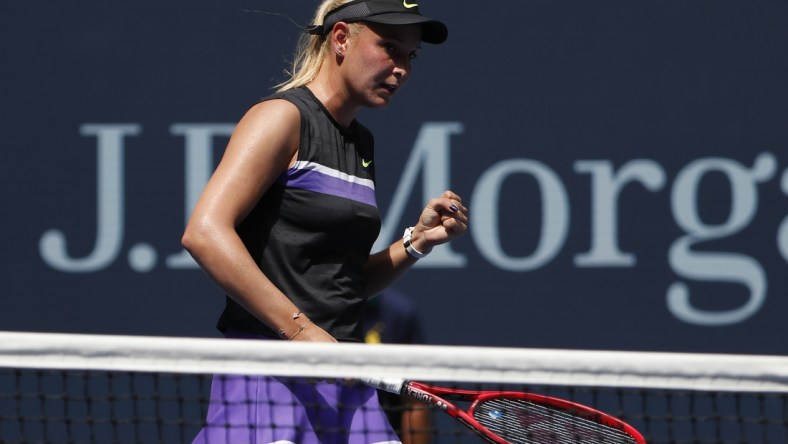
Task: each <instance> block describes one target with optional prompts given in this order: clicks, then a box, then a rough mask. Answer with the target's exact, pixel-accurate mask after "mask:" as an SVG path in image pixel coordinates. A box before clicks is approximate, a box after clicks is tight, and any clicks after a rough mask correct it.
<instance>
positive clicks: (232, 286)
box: [181, 100, 334, 341]
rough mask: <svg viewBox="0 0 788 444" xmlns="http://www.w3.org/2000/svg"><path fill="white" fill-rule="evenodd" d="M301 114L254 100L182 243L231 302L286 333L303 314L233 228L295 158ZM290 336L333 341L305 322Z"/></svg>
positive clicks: (291, 107)
mask: <svg viewBox="0 0 788 444" xmlns="http://www.w3.org/2000/svg"><path fill="white" fill-rule="evenodd" d="M300 119H301V118H300V114H299V111H298V109H297V108H296V107H295V106H294V105H292V104H291V103H289V102H287V101H284V100H271V101H266V102H261V103H259V104H257V105H255V106H254V107H252V108H251V109H250V110H249V111H248V112H247V113H246V115H244V117H243V118H242V119H241V120H240V121H239V122H238V125H237V126H236V128H235V130H234V132H233V135H232V137H231V138H230V142H229V144H228V145H227V149H226V151H225V153H224V156H223V157H222V160H221V162H220V163H219V165H218V166H217V168H216V171H215V172H214V174H213V176H212V177H211V179H210V180H209V181H208V184H207V185H206V187H205V190H204V191H203V193H202V195H201V196H200V199H199V200H198V202H197V205H196V206H195V208H194V210H193V212H192V215H191V217H190V219H189V222H188V224H187V226H186V230H185V232H184V234H183V238H182V240H181V242H182V244H183V246H184V248H185V249H186V250H187V251H189V253H190V254H191V255H192V257H194V259H195V260H196V261H197V263H198V264H200V267H202V269H203V270H205V272H206V273H208V275H209V276H210V277H211V278H212V279H213V280H214V281H215V282H216V283H217V284H218V285H219V286H220V287H221V288H222V289H223V290H224V291H225V292H226V293H227V295H229V296H230V297H231V298H233V299H234V300H235V301H236V302H238V303H239V304H240V305H241V306H242V307H244V308H245V309H246V310H247V311H249V312H250V313H251V314H252V315H254V316H255V317H256V318H257V319H259V320H260V321H261V322H263V323H264V324H265V325H267V326H268V327H269V328H271V329H272V330H274V331H279V330H280V329H282V330H284V333H285V335H286V336H287V337H291V336H293V335H294V334H295V333H296V332H298V331H299V329H300V328H301V326H302V325H304V323H305V322H306V320H307V319H306V317H305V316H303V315H302V316H301V317H300V318H299V319H293V314H294V313H297V312H299V309H298V307H297V306H295V304H293V302H292V301H291V300H290V299H289V298H287V296H285V295H284V294H283V293H282V292H281V291H280V290H279V289H278V288H277V287H276V286H275V285H274V284H273V283H272V282H271V281H270V280H269V279H268V278H267V277H266V276H265V274H263V272H262V271H261V270H260V268H259V267H258V265H257V264H256V263H255V261H254V259H253V258H252V257H251V255H250V254H249V252H248V251H247V250H246V247H245V246H244V244H243V242H242V241H241V238H240V237H239V236H238V233H237V231H236V227H237V226H238V224H240V223H241V222H242V221H243V220H244V218H245V217H246V216H247V215H248V214H249V212H250V211H251V210H252V209H253V208H254V206H255V205H256V204H257V202H258V201H259V200H260V198H261V196H262V195H263V194H264V193H265V192H266V191H267V190H268V188H269V187H270V186H271V185H272V184H273V183H274V181H275V180H276V179H277V178H278V177H279V176H280V175H281V174H282V173H283V172H284V171H285V170H286V169H287V168H288V167H289V166H290V165H291V163H292V162H293V161H294V159H295V156H296V154H297V150H298V144H299V141H300V124H301V120H300ZM295 339H297V340H312V341H334V338H332V337H331V336H330V335H329V334H328V333H326V332H325V331H324V330H322V329H321V328H319V327H317V326H315V325H314V324H310V325H309V326H308V327H307V328H305V329H303V331H301V332H300V333H299V334H298V336H296V338H295Z"/></svg>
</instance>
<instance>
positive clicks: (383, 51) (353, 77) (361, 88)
mask: <svg viewBox="0 0 788 444" xmlns="http://www.w3.org/2000/svg"><path fill="white" fill-rule="evenodd" d="M420 46H421V26H419V25H398V26H392V25H381V24H376V23H373V24H369V25H366V26H361V27H360V31H359V32H358V33H357V34H355V35H354V36H353V37H352V38H351V39H350V40H349V41H348V45H347V48H346V53H345V57H344V61H343V63H342V70H343V72H344V73H345V76H344V77H345V79H346V80H345V81H346V82H347V84H348V85H349V89H350V93H351V95H352V96H353V97H354V99H355V100H358V101H359V103H360V104H361V105H362V106H368V107H381V106H385V105H388V103H389V102H390V101H391V98H392V97H393V96H394V94H395V93H396V92H397V90H398V89H399V88H401V87H402V86H403V85H404V84H405V82H406V81H407V80H408V78H409V77H410V74H411V65H412V63H413V59H415V58H416V55H417V54H418V50H419V48H420Z"/></svg>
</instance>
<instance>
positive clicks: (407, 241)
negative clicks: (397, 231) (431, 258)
mask: <svg viewBox="0 0 788 444" xmlns="http://www.w3.org/2000/svg"><path fill="white" fill-rule="evenodd" d="M412 237H413V227H408V228H405V234H403V235H402V243H403V245H405V251H407V252H408V254H409V255H410V256H411V257H412V258H415V259H421V258H423V257H424V256H426V255H427V254H429V253H422V252H421V251H419V250H417V249H415V248H413V244H412V243H411V239H412Z"/></svg>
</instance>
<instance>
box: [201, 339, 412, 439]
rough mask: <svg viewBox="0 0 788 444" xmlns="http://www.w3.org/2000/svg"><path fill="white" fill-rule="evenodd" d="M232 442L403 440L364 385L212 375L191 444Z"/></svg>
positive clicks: (345, 382)
mask: <svg viewBox="0 0 788 444" xmlns="http://www.w3.org/2000/svg"><path fill="white" fill-rule="evenodd" d="M226 336H227V337H228V338H250V336H249V335H248V334H238V333H234V332H228V334H227V335H226ZM255 338H258V339H270V338H266V337H264V336H259V337H258V336H255ZM230 443H232V444H290V443H292V444H395V443H397V444H398V443H400V439H399V438H398V437H397V434H396V433H394V430H393V429H392V427H391V425H390V424H389V422H388V419H386V414H385V413H384V412H383V409H382V408H381V407H380V403H379V402H378V396H377V391H376V390H375V389H374V388H371V387H368V386H366V385H364V384H361V383H349V382H348V381H337V382H325V381H318V382H316V381H313V380H307V379H305V378H291V377H288V378H280V377H271V376H257V375H255V376H242V375H214V377H213V381H212V383H211V400H210V404H209V406H208V415H207V418H206V424H205V426H204V427H203V429H202V430H201V431H200V433H199V434H198V435H197V437H196V438H195V439H194V441H193V444H230Z"/></svg>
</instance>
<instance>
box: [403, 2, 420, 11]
mask: <svg viewBox="0 0 788 444" xmlns="http://www.w3.org/2000/svg"><path fill="white" fill-rule="evenodd" d="M402 6H404V7H406V8H408V9H410V8H415V7H416V6H419V4H418V3H408V0H402Z"/></svg>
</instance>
